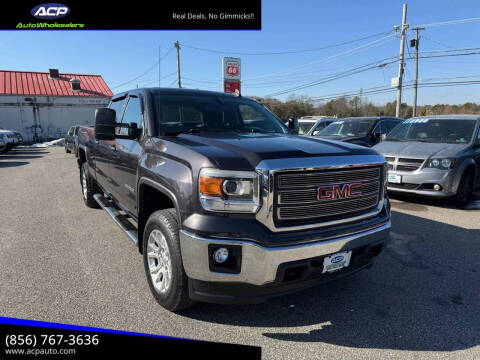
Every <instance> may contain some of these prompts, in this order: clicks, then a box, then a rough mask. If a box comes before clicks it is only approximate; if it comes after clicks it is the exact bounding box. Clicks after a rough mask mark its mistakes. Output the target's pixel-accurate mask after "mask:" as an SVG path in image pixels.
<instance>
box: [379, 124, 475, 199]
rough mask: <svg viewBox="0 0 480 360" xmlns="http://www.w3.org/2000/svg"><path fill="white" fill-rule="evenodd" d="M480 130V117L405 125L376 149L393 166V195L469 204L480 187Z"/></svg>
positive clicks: (389, 180) (390, 186) (390, 178)
mask: <svg viewBox="0 0 480 360" xmlns="http://www.w3.org/2000/svg"><path fill="white" fill-rule="evenodd" d="M479 124H480V117H479V116H476V115H442V116H425V117H417V118H412V119H408V120H405V121H403V122H402V123H401V124H400V125H398V126H397V127H396V128H395V129H393V130H392V132H390V133H389V134H388V135H387V137H386V138H385V141H383V142H382V143H380V144H378V145H376V146H375V150H377V151H379V152H380V153H381V154H383V155H384V156H385V158H386V159H387V161H388V167H389V171H388V190H389V191H392V192H402V193H410V194H417V195H423V196H430V197H435V198H445V197H451V198H452V199H453V200H454V202H455V203H457V204H458V205H464V204H466V203H468V202H469V201H470V198H471V195H472V191H473V190H474V189H475V188H478V187H479V186H480V131H479V127H480V126H479Z"/></svg>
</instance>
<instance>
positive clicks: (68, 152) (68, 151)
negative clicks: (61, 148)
mask: <svg viewBox="0 0 480 360" xmlns="http://www.w3.org/2000/svg"><path fill="white" fill-rule="evenodd" d="M65 152H66V153H67V154H70V152H71V151H70V150H68V148H67V146H65Z"/></svg>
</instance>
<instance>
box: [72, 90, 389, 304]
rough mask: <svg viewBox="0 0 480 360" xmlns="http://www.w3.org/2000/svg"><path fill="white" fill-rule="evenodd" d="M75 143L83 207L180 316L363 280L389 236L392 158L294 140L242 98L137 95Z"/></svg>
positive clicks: (103, 115)
mask: <svg viewBox="0 0 480 360" xmlns="http://www.w3.org/2000/svg"><path fill="white" fill-rule="evenodd" d="M289 125H290V124H289ZM292 126H293V125H292ZM78 136H79V137H78V143H79V145H78V146H79V149H78V152H79V156H78V164H79V167H80V183H81V187H82V194H83V199H84V202H85V204H86V205H87V206H89V207H96V206H101V207H102V208H103V209H104V210H105V211H106V212H107V214H108V215H109V216H111V217H112V219H113V220H114V221H115V222H116V223H117V225H119V226H120V228H121V229H122V230H123V231H124V232H125V234H126V235H127V236H128V237H129V238H130V239H131V240H133V242H134V243H135V244H136V245H137V246H138V249H139V251H140V253H141V254H142V256H143V260H144V267H145V273H146V278H147V281H148V284H149V286H150V289H151V291H152V294H153V295H154V297H155V299H156V300H157V301H158V302H159V303H160V305H162V306H163V307H164V308H166V309H168V310H171V311H178V310H180V309H183V308H185V307H188V306H190V305H191V304H193V303H194V302H195V301H203V302H213V303H224V304H225V303H258V302H262V301H264V300H266V299H268V298H270V297H272V296H277V295H282V294H285V293H288V292H292V291H296V290H299V289H303V288H306V287H311V286H314V285H317V284H319V283H322V282H326V281H330V280H334V279H337V278H340V277H343V276H345V275H349V274H352V273H354V272H356V271H359V270H361V269H364V268H368V267H370V266H371V265H372V264H373V261H374V258H375V257H376V256H377V255H378V254H379V253H380V252H381V250H382V248H383V245H384V242H385V240H386V239H387V237H388V232H389V229H390V225H391V224H390V206H389V201H388V198H387V196H386V192H385V186H386V171H387V167H386V162H385V159H384V158H383V156H381V155H379V154H378V153H377V152H376V151H374V150H372V149H368V148H364V147H360V146H357V145H352V144H348V143H341V142H335V141H329V140H323V139H319V138H315V137H303V136H296V135H292V134H291V133H290V131H289V128H288V127H287V126H285V125H284V124H283V123H282V121H281V120H280V119H279V118H278V117H276V116H275V115H274V114H272V113H271V112H270V111H269V110H268V109H267V108H265V107H264V106H262V105H261V104H259V103H258V102H256V101H254V100H251V99H248V98H245V97H241V96H238V95H237V96H235V95H230V94H224V93H217V92H209V91H199V90H187V89H164V88H146V89H135V90H132V91H127V92H124V93H121V94H117V95H115V96H114V97H113V98H112V100H111V102H110V104H109V106H108V108H100V109H97V110H96V113H95V128H94V129H92V128H84V129H83V130H82V131H80V132H79V135H78Z"/></svg>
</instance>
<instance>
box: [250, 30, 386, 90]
mask: <svg viewBox="0 0 480 360" xmlns="http://www.w3.org/2000/svg"><path fill="white" fill-rule="evenodd" d="M394 36H395V34H390V35H387V36H384V37H382V38H380V39H377V40H374V41H371V42H368V43H366V44H363V45H360V46H357V47H355V48H353V49H349V50H346V51H343V52H341V53H338V54H335V55H331V56H328V57H326V58H324V59H320V60H316V61H312V62H310V63H307V64H303V65H299V66H296V67H294V68H291V69H287V70H280V71H276V72H273V73H270V74H265V75H260V76H256V77H253V78H249V79H244V81H248V80H253V79H260V78H268V77H271V75H277V74H283V75H285V74H288V73H292V72H298V71H299V70H301V69H303V68H305V67H309V66H312V65H317V64H320V63H323V62H327V61H331V60H334V59H338V58H340V57H342V56H348V55H352V54H353V53H355V52H358V51H360V50H365V49H368V48H371V47H373V46H378V45H381V42H383V41H384V40H390V39H391V38H393V37H394Z"/></svg>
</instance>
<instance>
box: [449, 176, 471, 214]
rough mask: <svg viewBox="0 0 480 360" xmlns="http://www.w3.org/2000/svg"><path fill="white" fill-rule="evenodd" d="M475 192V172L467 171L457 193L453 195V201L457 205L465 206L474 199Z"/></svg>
mask: <svg viewBox="0 0 480 360" xmlns="http://www.w3.org/2000/svg"><path fill="white" fill-rule="evenodd" d="M472 192H473V174H472V172H471V171H465V172H464V173H463V175H462V178H461V179H460V183H459V184H458V189H457V193H456V194H455V196H454V197H453V202H454V204H455V205H457V206H465V205H467V204H468V203H469V202H470V200H471V199H472Z"/></svg>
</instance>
